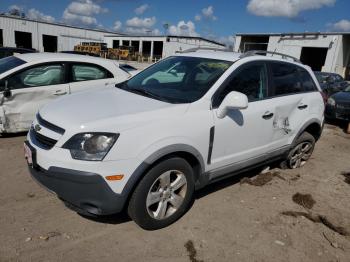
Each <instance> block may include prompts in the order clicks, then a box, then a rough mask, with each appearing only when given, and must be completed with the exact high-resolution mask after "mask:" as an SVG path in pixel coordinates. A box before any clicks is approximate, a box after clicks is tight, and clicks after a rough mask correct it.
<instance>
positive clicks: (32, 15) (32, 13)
mask: <svg viewBox="0 0 350 262" xmlns="http://www.w3.org/2000/svg"><path fill="white" fill-rule="evenodd" d="M27 17H28V18H29V19H33V20H40V21H45V22H51V23H52V22H55V18H54V17H52V16H50V15H45V14H43V13H41V12H40V11H39V10H36V9H34V8H31V9H29V11H28V13H27Z"/></svg>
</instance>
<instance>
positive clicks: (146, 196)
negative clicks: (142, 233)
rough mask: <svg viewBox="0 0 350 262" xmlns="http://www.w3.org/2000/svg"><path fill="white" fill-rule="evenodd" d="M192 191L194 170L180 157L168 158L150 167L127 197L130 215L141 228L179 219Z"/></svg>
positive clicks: (186, 207) (154, 226) (188, 202)
mask: <svg viewBox="0 0 350 262" xmlns="http://www.w3.org/2000/svg"><path fill="white" fill-rule="evenodd" d="M193 192H194V180H193V170H192V167H191V166H190V165H189V164H188V162H187V161H186V160H184V159H182V158H170V159H167V160H164V161H163V162H160V163H159V164H157V165H155V166H154V167H153V168H151V169H150V170H149V171H148V172H147V174H146V175H145V176H144V177H143V179H142V180H141V181H140V183H139V184H138V185H137V187H136V189H135V191H134V192H133V194H132V196H131V199H130V201H129V206H128V213H129V216H130V217H131V218H132V219H133V220H134V221H135V222H136V223H137V224H138V225H139V226H141V227H142V228H144V229H147V230H155V229H159V228H163V227H166V226H168V225H170V224H172V223H173V222H175V221H176V220H177V219H179V218H180V217H181V216H182V215H183V214H184V213H185V212H186V211H187V209H188V207H189V205H190V203H191V200H192V196H193Z"/></svg>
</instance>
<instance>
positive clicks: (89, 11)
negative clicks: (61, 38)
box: [62, 0, 108, 26]
mask: <svg viewBox="0 0 350 262" xmlns="http://www.w3.org/2000/svg"><path fill="white" fill-rule="evenodd" d="M106 12H108V9H107V8H103V7H101V6H100V5H98V4H97V3H94V2H93V1H92V0H77V1H73V2H71V3H70V4H69V5H68V7H67V8H66V9H65V10H64V12H63V16H62V18H63V21H64V22H66V23H70V24H83V25H87V26H95V25H97V24H98V23H97V19H96V18H95V15H99V14H103V13H106Z"/></svg>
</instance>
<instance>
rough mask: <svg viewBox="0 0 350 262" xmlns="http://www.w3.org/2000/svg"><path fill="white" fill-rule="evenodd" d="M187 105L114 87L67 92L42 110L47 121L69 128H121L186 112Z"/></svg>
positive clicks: (41, 113)
mask: <svg viewBox="0 0 350 262" xmlns="http://www.w3.org/2000/svg"><path fill="white" fill-rule="evenodd" d="M187 108H188V105H186V104H182V105H181V104H180V105H179V104H170V103H166V102H162V101H159V100H155V99H152V98H148V97H144V96H141V95H138V94H133V93H131V92H127V91H124V90H121V89H118V88H114V89H106V90H100V91H91V92H83V93H77V94H73V95H68V96H65V97H62V98H60V99H56V100H54V101H52V102H51V103H49V104H47V105H46V106H44V107H43V108H42V109H41V110H40V111H39V113H40V115H41V117H42V118H43V119H45V120H46V121H48V122H50V123H52V124H54V125H57V126H59V127H62V128H64V129H66V130H67V129H73V128H74V129H76V128H79V129H83V128H88V129H89V130H92V129H96V128H97V129H104V128H107V127H110V126H113V127H114V126H115V127H116V128H117V129H118V130H121V129H125V128H129V127H132V126H135V125H139V124H140V123H142V122H149V121H151V120H152V119H156V118H158V119H159V118H168V117H169V116H170V115H172V114H176V115H178V114H183V113H184V112H185V111H186V109H187ZM146 115H147V117H146ZM104 131H106V132H108V131H109V130H104ZM110 131H112V130H110Z"/></svg>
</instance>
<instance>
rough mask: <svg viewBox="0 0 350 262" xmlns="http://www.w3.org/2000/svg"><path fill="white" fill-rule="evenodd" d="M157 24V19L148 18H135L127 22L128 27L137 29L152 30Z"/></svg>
mask: <svg viewBox="0 0 350 262" xmlns="http://www.w3.org/2000/svg"><path fill="white" fill-rule="evenodd" d="M156 22H157V19H156V18H155V17H154V16H153V17H146V18H140V17H136V16H135V17H133V18H131V19H129V20H127V21H126V25H127V26H128V27H135V28H151V27H152V26H154V24H155V23H156Z"/></svg>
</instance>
